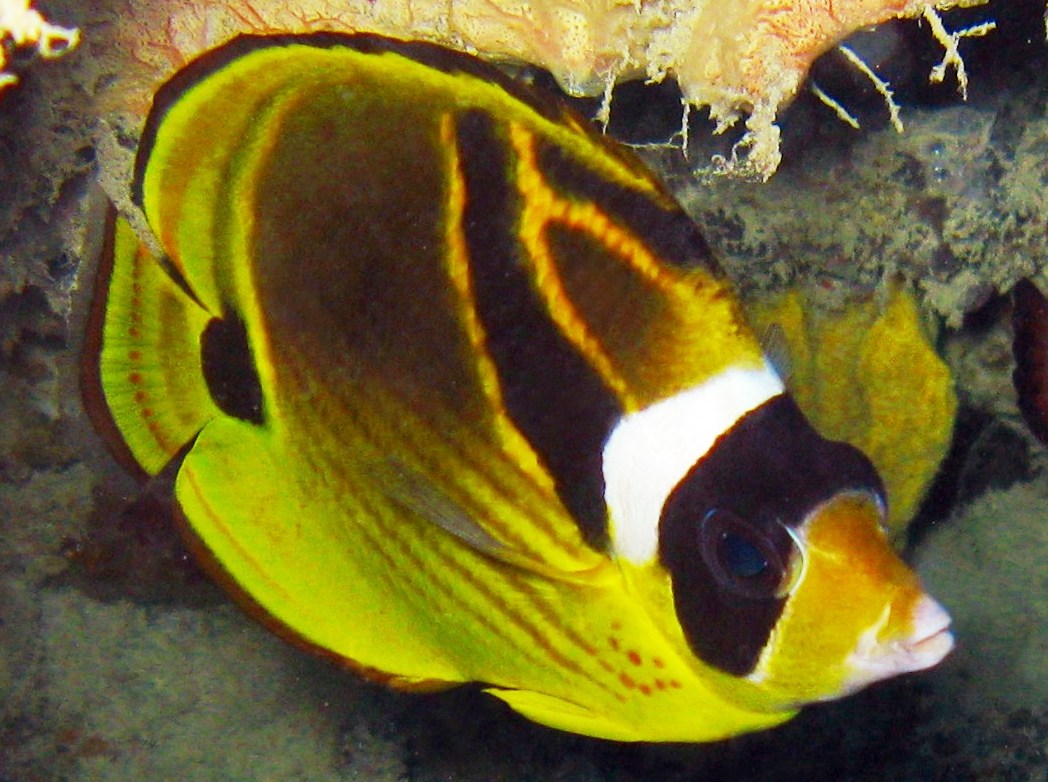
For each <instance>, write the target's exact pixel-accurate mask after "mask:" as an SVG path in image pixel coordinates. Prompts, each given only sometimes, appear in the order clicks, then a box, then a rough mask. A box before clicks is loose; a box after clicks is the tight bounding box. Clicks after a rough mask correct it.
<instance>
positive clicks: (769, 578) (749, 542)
mask: <svg viewBox="0 0 1048 782" xmlns="http://www.w3.org/2000/svg"><path fill="white" fill-rule="evenodd" d="M779 532H782V533H783V534H782V535H777V533H779ZM776 536H777V537H778V538H779V540H780V541H788V543H787V548H786V552H785V554H786V556H785V557H784V556H783V554H782V553H780V551H779V547H777V546H776V545H775V539H774V538H775V537H776ZM797 550H798V549H797V545H796V539H795V537H794V536H793V535H792V534H790V533H789V530H788V529H787V528H786V527H785V525H783V524H781V523H780V522H777V521H776V522H774V523H773V525H772V526H771V527H770V528H769V529H768V530H762V529H760V528H757V527H756V526H755V525H753V524H748V523H746V522H745V521H744V520H743V519H742V518H741V517H740V516H738V515H737V514H735V513H733V512H732V511H729V510H724V509H721V508H714V509H713V510H711V511H709V512H708V513H707V514H706V516H705V517H704V518H703V520H702V523H701V524H700V525H699V551H700V552H701V554H702V558H703V561H704V562H705V563H706V566H707V568H709V571H710V573H711V574H712V575H713V577H714V578H715V579H716V581H717V583H718V584H719V585H720V586H721V587H722V588H723V589H725V590H727V591H729V592H731V593H733V594H737V595H740V596H742V597H746V598H750V599H755V600H767V599H771V598H777V597H783V596H785V595H786V594H788V593H789V591H790V589H792V587H793V585H794V584H795V583H796V581H797V578H796V571H797V570H798V568H795V567H793V562H794V560H795V559H799V557H794V556H793V553H794V552H795V551H797Z"/></svg>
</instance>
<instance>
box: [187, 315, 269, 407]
mask: <svg viewBox="0 0 1048 782" xmlns="http://www.w3.org/2000/svg"><path fill="white" fill-rule="evenodd" d="M200 357H201V364H202V366H203V368H204V380H205V381H206V382H207V388H208V391H210V392H211V398H212V399H214V400H215V404H216V405H218V407H219V409H221V410H222V412H223V413H226V414H227V415H231V416H233V417H234V418H240V419H242V420H244V421H250V422H251V423H253V424H261V423H262V422H263V420H264V419H263V416H262V385H261V383H260V382H259V379H258V370H257V369H256V368H255V362H254V359H253V357H252V355H251V348H250V347H249V346H248V342H247V330H246V329H245V328H244V323H243V321H241V320H240V318H238V317H237V316H236V315H233V314H227V315H226V316H225V317H222V318H215V319H213V320H212V321H211V322H210V323H208V324H207V328H206V329H204V333H203V334H201V335H200Z"/></svg>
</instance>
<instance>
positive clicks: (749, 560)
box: [721, 532, 769, 579]
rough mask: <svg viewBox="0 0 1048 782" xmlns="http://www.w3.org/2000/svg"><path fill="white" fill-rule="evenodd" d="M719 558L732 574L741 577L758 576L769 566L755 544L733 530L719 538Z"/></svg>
mask: <svg viewBox="0 0 1048 782" xmlns="http://www.w3.org/2000/svg"><path fill="white" fill-rule="evenodd" d="M721 560H722V561H723V562H724V564H725V565H726V566H727V570H728V571H729V572H730V573H731V574H732V575H734V576H736V577H738V578H743V579H750V578H754V577H756V576H759V575H760V574H761V573H764V572H765V571H766V570H767V569H768V567H769V563H768V560H767V558H766V557H765V556H764V555H763V554H761V551H760V549H759V548H757V546H755V545H754V544H753V543H751V542H750V541H749V540H747V539H746V538H744V537H742V535H736V534H735V533H733V532H728V533H725V535H724V537H723V538H722V539H721Z"/></svg>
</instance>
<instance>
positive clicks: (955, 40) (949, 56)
mask: <svg viewBox="0 0 1048 782" xmlns="http://www.w3.org/2000/svg"><path fill="white" fill-rule="evenodd" d="M923 17H924V20H925V21H926V22H928V24H929V25H930V26H931V28H932V35H933V36H935V40H936V41H938V42H939V44H940V45H941V46H942V47H943V49H944V50H945V52H944V54H943V57H942V62H940V63H939V64H938V65H936V66H935V67H934V68H932V72H931V74H930V75H929V77H928V78H929V79H930V80H931V82H932V84H941V83H942V81H943V79H945V78H946V71H947V70H949V69H950V68H953V69H954V71H956V73H957V91H958V92H960V93H961V97H962V98H963V99H964V100H968V73H967V71H966V70H965V69H964V60H962V59H961V52H960V49H959V48H958V47H959V45H960V42H961V39H962V38H979V37H982V36H984V35H986V34H987V33H990V32H992V31H993V30H996V29H997V23H996V22H983V23H982V24H975V25H972V26H971V27H965V28H964V29H963V30H957V31H956V32H953V33H951V32H949V31H947V29H946V25H944V24H943V23H942V18H941V17H940V16H939V14H938V12H937V11H936V10H935V9H934V8H933V7H931V6H927V7H926V8H925V9H924V14H923Z"/></svg>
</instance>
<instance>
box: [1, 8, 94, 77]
mask: <svg viewBox="0 0 1048 782" xmlns="http://www.w3.org/2000/svg"><path fill="white" fill-rule="evenodd" d="M32 5H33V4H32V3H31V2H30V0H0V92H3V90H5V89H6V88H7V87H10V86H12V85H14V84H17V83H18V76H16V75H15V74H14V73H11V72H10V70H9V68H10V59H11V58H10V55H9V50H10V49H33V50H34V51H35V52H36V54H37V55H38V56H40V57H42V58H44V59H45V60H51V59H54V58H56V57H61V56H62V55H63V54H65V53H66V52H68V51H70V50H71V49H74V48H76V45H77V43H78V42H79V40H80V31H79V30H76V29H73V28H70V27H59V26H58V25H55V24H51V23H50V22H49V21H47V19H46V18H44V16H43V14H41V13H40V12H39V11H37V10H36V9H35V8H33V7H32Z"/></svg>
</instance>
